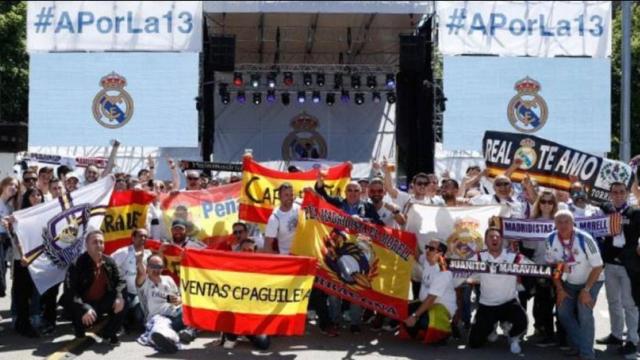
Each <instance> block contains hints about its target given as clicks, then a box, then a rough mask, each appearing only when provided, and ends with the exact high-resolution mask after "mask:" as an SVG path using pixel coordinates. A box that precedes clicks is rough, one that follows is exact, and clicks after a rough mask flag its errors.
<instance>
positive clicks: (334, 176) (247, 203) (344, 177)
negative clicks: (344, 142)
mask: <svg viewBox="0 0 640 360" xmlns="http://www.w3.org/2000/svg"><path fill="white" fill-rule="evenodd" d="M318 171H320V169H313V170H308V171H302V172H296V173H288V172H282V171H278V170H273V169H269V168H267V167H264V166H262V165H260V164H258V163H257V162H255V161H254V160H253V159H252V158H251V157H244V159H243V161H242V191H241V192H240V219H242V220H246V221H251V222H255V223H262V224H266V223H267V220H269V216H270V215H271V211H272V210H273V209H274V208H276V207H278V205H279V204H280V201H279V200H278V191H277V189H278V188H279V187H280V185H282V183H285V182H288V183H290V184H291V185H292V186H293V193H294V194H296V195H299V196H301V195H302V190H303V189H304V188H305V187H311V188H312V187H313V186H314V185H315V183H316V179H317V177H318ZM350 180H351V165H349V164H348V163H343V164H339V165H336V166H332V167H330V168H329V169H328V170H327V176H325V179H324V183H325V187H326V188H327V192H328V193H329V194H331V195H334V196H335V195H341V194H342V193H343V192H344V188H345V187H346V186H347V184H348V183H349V181H350Z"/></svg>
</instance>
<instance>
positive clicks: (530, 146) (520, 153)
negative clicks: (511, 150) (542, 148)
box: [515, 139, 538, 170]
mask: <svg viewBox="0 0 640 360" xmlns="http://www.w3.org/2000/svg"><path fill="white" fill-rule="evenodd" d="M534 146H536V143H535V141H533V140H531V139H523V140H522V141H520V147H519V148H518V150H516V154H515V157H516V158H517V159H520V160H522V164H521V165H520V169H522V170H529V169H531V168H532V167H533V166H534V165H535V164H536V161H538V154H537V153H536V150H535V149H534Z"/></svg>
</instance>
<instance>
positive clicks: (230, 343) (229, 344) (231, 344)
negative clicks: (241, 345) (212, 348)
mask: <svg viewBox="0 0 640 360" xmlns="http://www.w3.org/2000/svg"><path fill="white" fill-rule="evenodd" d="M237 343H238V341H237V340H228V339H225V340H224V342H223V343H222V347H223V348H225V349H228V350H231V349H233V348H235V347H236V344H237Z"/></svg>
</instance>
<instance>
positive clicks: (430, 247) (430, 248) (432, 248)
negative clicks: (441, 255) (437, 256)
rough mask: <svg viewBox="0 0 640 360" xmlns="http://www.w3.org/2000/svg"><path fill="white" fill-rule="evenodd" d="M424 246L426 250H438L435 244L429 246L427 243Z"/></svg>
mask: <svg viewBox="0 0 640 360" xmlns="http://www.w3.org/2000/svg"><path fill="white" fill-rule="evenodd" d="M425 248H426V249H427V251H437V250H438V248H437V247H435V246H429V245H427V246H426V247H425Z"/></svg>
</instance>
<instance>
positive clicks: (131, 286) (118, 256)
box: [111, 245, 151, 294]
mask: <svg viewBox="0 0 640 360" xmlns="http://www.w3.org/2000/svg"><path fill="white" fill-rule="evenodd" d="M149 256H151V250H149V249H144V251H143V255H142V261H143V263H144V264H146V263H147V259H148V258H149ZM111 258H112V259H113V260H114V261H115V262H116V265H118V271H119V272H120V275H121V276H122V277H123V278H124V279H125V281H126V282H127V291H128V292H129V293H130V294H137V293H138V288H137V287H136V273H137V268H136V250H135V249H134V248H133V245H129V246H127V247H123V248H120V249H118V250H116V251H114V252H113V253H112V254H111Z"/></svg>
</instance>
